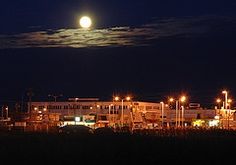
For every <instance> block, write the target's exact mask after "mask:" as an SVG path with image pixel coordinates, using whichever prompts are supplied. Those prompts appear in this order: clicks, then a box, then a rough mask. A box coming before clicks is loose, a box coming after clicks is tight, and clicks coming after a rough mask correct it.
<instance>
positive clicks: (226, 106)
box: [222, 90, 228, 110]
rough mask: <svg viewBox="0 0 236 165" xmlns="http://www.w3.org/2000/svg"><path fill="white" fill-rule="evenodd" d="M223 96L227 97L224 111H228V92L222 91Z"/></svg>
mask: <svg viewBox="0 0 236 165" xmlns="http://www.w3.org/2000/svg"><path fill="white" fill-rule="evenodd" d="M222 94H224V95H225V107H224V109H225V110H226V109H227V108H228V92H227V91H226V90H224V91H222Z"/></svg>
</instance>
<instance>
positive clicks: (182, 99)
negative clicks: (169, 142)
mask: <svg viewBox="0 0 236 165" xmlns="http://www.w3.org/2000/svg"><path fill="white" fill-rule="evenodd" d="M186 99H187V97H186V96H181V97H180V98H179V99H176V101H175V111H176V114H175V127H176V128H177V127H179V126H181V124H180V121H182V126H184V106H180V103H184V102H185V101H186ZM174 100H175V99H174V98H172V97H171V98H170V99H169V102H173V101H174ZM180 108H181V110H182V120H180V118H181V115H180Z"/></svg>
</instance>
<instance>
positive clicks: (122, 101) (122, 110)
mask: <svg viewBox="0 0 236 165" xmlns="http://www.w3.org/2000/svg"><path fill="white" fill-rule="evenodd" d="M119 100H120V98H119V97H118V96H116V97H115V101H119ZM124 100H126V101H130V100H131V97H130V96H127V97H125V98H122V99H121V118H120V119H121V127H123V126H124Z"/></svg>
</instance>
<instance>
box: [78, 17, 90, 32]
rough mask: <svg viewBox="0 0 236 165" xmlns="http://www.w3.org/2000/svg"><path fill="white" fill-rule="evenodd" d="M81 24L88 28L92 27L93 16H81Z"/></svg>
mask: <svg viewBox="0 0 236 165" xmlns="http://www.w3.org/2000/svg"><path fill="white" fill-rule="evenodd" d="M79 24H80V26H81V27H82V28H85V29H87V28H90V27H91V25H92V20H91V18H89V17H88V16H83V17H81V18H80V20H79Z"/></svg>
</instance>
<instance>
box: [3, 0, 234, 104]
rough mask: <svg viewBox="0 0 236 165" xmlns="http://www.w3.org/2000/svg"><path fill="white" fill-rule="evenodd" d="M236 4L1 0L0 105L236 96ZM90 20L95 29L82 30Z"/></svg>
mask: <svg viewBox="0 0 236 165" xmlns="http://www.w3.org/2000/svg"><path fill="white" fill-rule="evenodd" d="M235 9H236V2H235V1H230V0H212V1H211V0H191V1H190V0H178V1H174V2H173V1H170V0H165V1H163V0H148V1H143V0H136V1H134V0H129V1H128V0H119V1H118V0H109V1H107V0H66V1H65V0H34V1H32V0H21V1H19V0H2V1H1V5H0V20H1V26H0V76H1V83H0V101H2V102H3V101H4V100H5V101H6V100H21V97H22V95H25V93H26V91H27V89H29V88H32V90H33V92H34V97H33V100H39V99H48V97H47V95H48V94H50V93H51V94H60V93H62V94H63V95H64V98H67V97H100V98H103V99H111V96H112V95H113V94H116V93H117V94H121V95H126V94H132V95H133V96H134V97H135V98H136V99H139V100H152V101H163V100H165V99H166V98H167V97H168V96H175V97H177V96H178V95H180V94H182V93H185V94H187V95H188V96H189V101H190V102H200V103H202V104H203V105H208V106H210V105H212V104H213V103H214V99H215V98H216V97H217V96H221V97H222V94H221V90H222V89H228V90H229V91H230V93H229V94H230V95H231V97H232V98H233V100H236V99H235V98H234V97H233V96H235V97H236V78H235V76H236V10H235ZM83 15H88V16H90V17H91V18H92V20H93V27H92V28H91V29H90V30H83V29H81V28H80V27H79V25H78V20H79V18H80V17H81V16H83Z"/></svg>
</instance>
